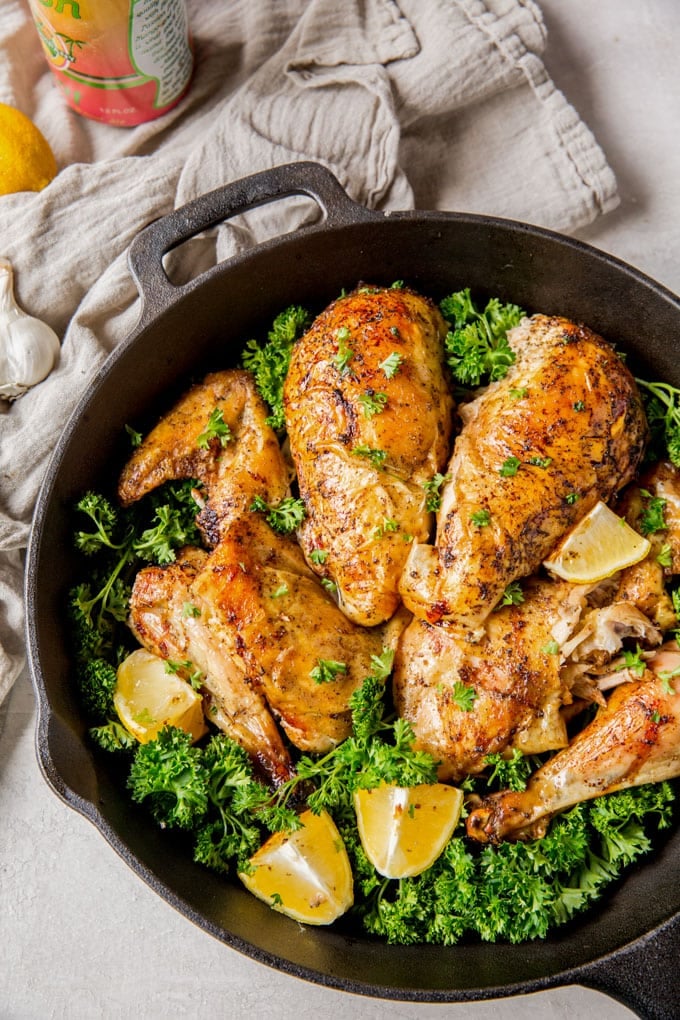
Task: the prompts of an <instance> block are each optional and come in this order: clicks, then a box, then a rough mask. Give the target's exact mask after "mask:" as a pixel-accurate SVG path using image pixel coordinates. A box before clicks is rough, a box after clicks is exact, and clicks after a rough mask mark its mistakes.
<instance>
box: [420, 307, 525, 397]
mask: <svg viewBox="0 0 680 1020" xmlns="http://www.w3.org/2000/svg"><path fill="white" fill-rule="evenodd" d="M440 309H441V312H442V315H443V316H444V318H445V319H447V320H448V322H449V323H450V324H451V326H452V329H451V330H450V331H449V333H448V334H447V336H446V339H445V341H444V348H445V351H446V360H447V364H448V366H449V368H450V369H451V372H452V374H453V377H454V378H455V379H456V381H457V382H459V383H461V384H462V385H463V386H473V387H474V386H479V385H480V383H481V382H482V380H487V381H491V382H493V381H494V380H495V379H502V378H503V377H504V376H505V375H507V371H508V368H509V367H510V365H512V364H514V361H515V353H514V351H513V350H512V348H511V347H510V344H509V343H508V339H507V332H508V330H509V329H512V328H513V327H514V326H516V325H517V324H518V323H519V322H520V320H521V319H522V318H523V316H524V312H523V311H522V309H521V308H519V307H518V306H517V305H510V304H506V305H504V304H502V303H501V302H500V301H499V300H498V298H491V300H490V301H488V302H487V304H486V306H485V308H484V311H479V309H478V308H477V307H476V305H475V303H474V302H473V300H472V297H471V294H470V288H469V287H466V288H465V290H461V291H457V292H456V293H455V294H451V295H450V296H449V297H446V298H444V300H443V301H442V302H441V304H440Z"/></svg>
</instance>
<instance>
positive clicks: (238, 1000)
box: [0, 0, 680, 1020]
mask: <svg viewBox="0 0 680 1020" xmlns="http://www.w3.org/2000/svg"><path fill="white" fill-rule="evenodd" d="M540 6H541V7H542V9H543V11H544V14H545V17H546V22H547V25H548V30H549V48H548V50H547V53H546V55H545V60H546V64H547V67H548V70H549V71H550V73H551V74H552V76H553V78H554V79H555V81H556V83H557V85H558V86H559V87H561V88H562V89H563V91H564V92H565V93H566V95H567V97H568V98H569V99H570V101H571V102H572V103H573V104H574V106H575V107H576V109H577V110H578V111H579V113H580V114H581V116H582V117H583V118H584V119H585V121H586V122H587V123H588V125H589V126H590V127H591V129H592V130H593V131H594V133H595V135H596V137H597V139H598V141H599V142H600V144H601V145H602V147H603V148H604V150H605V153H606V154H607V157H608V159H609V162H610V164H611V165H612V167H613V169H614V171H615V173H616V175H617V178H618V181H619V190H620V194H621V199H622V203H621V206H620V208H619V209H617V210H616V211H615V212H613V213H611V214H609V215H608V216H607V217H604V218H602V219H601V220H600V221H599V222H598V223H597V224H596V225H595V226H593V227H591V228H589V229H588V230H585V231H582V233H581V234H580V236H581V237H582V238H583V239H585V240H588V241H589V242H591V243H592V244H595V245H596V246H598V247H600V248H602V249H604V250H606V251H608V252H611V253H613V254H615V255H617V256H619V257H621V258H623V259H625V260H626V261H629V262H632V263H633V264H634V265H635V266H637V267H638V268H639V269H642V270H643V271H644V272H646V273H648V274H649V275H650V276H652V277H654V278H655V279H657V280H658V281H660V282H661V283H663V284H665V285H666V286H668V287H669V288H670V289H672V290H674V291H675V292H680V141H679V140H678V137H677V135H676V131H677V126H678V110H679V109H680V61H679V60H678V55H677V41H678V32H679V30H680V11H679V9H678V7H677V4H676V3H675V2H674V0H638V2H637V3H621V0H598V2H597V3H592V2H591V0H542V2H541V3H540ZM622 314H628V310H627V309H622ZM640 328H641V329H644V322H641V323H640ZM34 726H35V712H34V704H33V694H32V690H31V685H30V681H29V679H28V676H27V674H26V673H24V675H23V676H22V677H21V679H20V681H19V682H18V683H17V685H16V686H15V688H14V690H13V692H12V693H11V695H10V697H9V699H8V700H7V701H6V702H5V704H4V705H3V706H2V707H0V945H2V964H1V965H0V1018H2V1020H24V1018H31V1020H34V1018H35V1020H46V1018H62V1017H63V1018H68V1020H71V1018H97V1017H103V1018H109V1017H112V1018H114V1017H115V1018H126V1017H135V1018H136V1017H142V1018H144V1020H146V1018H156V1017H159V1018H160V1017H164V1018H174V1017H184V1016H191V1017H195V1018H211V1017H230V1018H233V1020H240V1018H249V1020H254V1018H260V1017H268V1016H270V1015H271V1016H273V1017H276V1018H293V1017H295V1018H296V1020H305V1018H307V1017H309V1018H310V1020H311V1018H312V1017H314V1018H315V1020H316V1018H318V1017H322V1018H325V1017H331V1016H332V1017H334V1018H336V1020H342V1018H345V1017H350V1016H351V1017H357V1018H362V1020H382V1018H387V1017H390V1018H391V1020H396V1018H406V1017H408V1018H414V1020H425V1018H435V1017H437V1018H439V1017H442V1016H446V1017H447V1018H450V1020H457V1018H462V1017H465V1018H467V1020H515V1018H516V1020H519V1018H520V1017H521V1018H522V1020H539V1018H540V1020H566V1018H574V1017H578V1018H585V1017H592V1016H595V1015H597V1016H598V1017H599V1018H600V1020H621V1018H624V1017H631V1016H632V1015H633V1014H632V1013H631V1012H630V1011H629V1010H628V1009H626V1008H625V1007H624V1006H622V1005H621V1004H620V1003H618V1002H614V1001H613V1000H611V999H608V998H606V997H604V996H602V995H600V994H598V993H595V992H592V991H589V990H586V989H580V988H562V989H557V990H553V991H548V992H541V993H538V994H536V995H531V996H523V997H521V998H511V999H503V1000H496V1001H493V1002H482V1003H475V1004H471V1005H467V1004H465V1005H462V1004H454V1005H416V1004H410V1003H399V1002H382V1001H379V1000H375V999H369V998H362V997H357V996H350V995H348V994H345V993H342V992H336V991H332V990H329V989H327V988H323V987H320V986H317V985H313V984H307V983H305V982H302V981H300V980H298V979H295V978H291V977H288V976H287V975H284V974H280V973H278V972H276V971H274V970H270V969H268V968H265V967H263V966H261V965H259V964H256V963H254V962H252V961H251V960H249V959H248V958H246V957H244V956H241V955H239V954H238V953H236V952H235V951H233V950H231V949H229V948H227V947H225V946H223V945H222V944H221V943H219V942H218V941H216V940H214V939H213V938H212V937H211V936H209V935H207V934H205V933H204V932H203V931H202V930H200V929H198V928H196V927H194V926H193V925H192V924H191V923H190V922H189V921H187V920H186V919H185V918H184V917H182V916H181V915H179V914H178V913H176V912H175V911H174V910H173V909H172V908H171V907H170V906H168V905H167V904H166V903H165V902H164V901H163V900H161V899H160V898H159V897H158V896H157V895H156V894H155V893H153V892H152V891H151V890H150V889H149V888H147V886H146V885H144V884H143V883H142V882H141V880H140V879H139V878H138V877H137V876H136V875H135V874H134V873H133V872H132V871H130V870H129V869H128V868H127V866H126V865H125V864H124V863H123V862H122V861H121V860H119V858H118V857H117V856H116V854H115V853H114V852H113V850H111V849H110V847H109V846H108V845H107V844H106V843H105V842H104V841H103V839H102V838H101V836H100V835H99V834H98V833H97V832H96V831H95V829H94V828H93V827H92V826H91V825H90V823H89V822H87V821H86V820H85V819H83V818H81V817H80V816H79V815H77V814H75V813H74V812H73V811H71V810H69V809H68V808H67V807H66V806H64V805H63V804H62V803H61V802H60V801H59V800H58V799H57V798H56V797H55V796H54V794H53V793H52V792H51V791H50V789H49V788H48V786H47V785H46V783H45V782H44V780H43V778H42V776H41V775H40V772H39V770H38V765H37V762H36V758H35V752H34Z"/></svg>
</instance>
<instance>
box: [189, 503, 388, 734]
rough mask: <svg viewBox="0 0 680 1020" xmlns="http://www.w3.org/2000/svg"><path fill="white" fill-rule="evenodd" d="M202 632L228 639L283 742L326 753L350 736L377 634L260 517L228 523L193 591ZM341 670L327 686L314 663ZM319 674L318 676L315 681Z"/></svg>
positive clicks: (291, 544)
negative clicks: (344, 608) (352, 616)
mask: <svg viewBox="0 0 680 1020" xmlns="http://www.w3.org/2000/svg"><path fill="white" fill-rule="evenodd" d="M192 592H193V594H195V595H196V596H197V597H198V598H199V600H200V603H201V604H202V605H206V606H209V607H210V612H209V614H208V619H207V625H208V626H209V628H210V629H211V630H212V629H214V628H216V629H218V630H223V629H224V628H225V626H227V627H228V628H229V629H231V630H232V631H233V632H234V633H235V634H236V641H237V645H238V649H239V655H240V658H241V660H242V662H243V664H244V667H245V669H246V671H247V673H248V675H249V676H251V677H253V678H254V680H255V681H256V682H257V685H258V686H259V687H260V688H261V690H262V691H263V693H264V696H265V698H266V700H267V703H268V705H269V706H270V708H271V709H272V711H273V713H274V715H275V717H276V718H277V719H278V720H279V721H280V723H281V725H282V726H283V729H284V730H285V731H286V733H287V735H288V737H289V738H290V740H291V742H292V743H293V744H294V745H295V746H296V747H298V748H300V749H301V750H303V751H315V752H320V751H328V750H330V749H331V748H332V747H334V746H335V745H336V744H338V743H340V741H341V740H344V739H345V738H346V737H348V736H349V734H350V732H351V713H350V710H349V707H348V702H349V699H350V696H351V695H352V693H353V691H354V690H356V688H357V687H360V686H361V683H362V682H363V680H364V678H365V677H366V676H368V674H369V673H370V671H371V656H373V655H380V652H381V650H382V637H383V636H382V634H381V629H380V628H376V629H373V630H362V629H360V628H358V627H357V626H356V625H355V624H353V623H352V622H351V621H350V620H348V619H347V617H346V616H345V615H344V613H342V612H341V611H340V609H339V608H338V606H337V604H336V603H335V602H334V601H333V599H332V597H331V596H330V595H329V594H328V593H327V592H326V591H324V589H323V588H322V587H321V585H320V584H319V581H318V578H317V577H316V575H315V574H313V573H312V571H311V570H310V569H309V567H308V566H307V564H306V563H305V560H304V557H303V555H302V552H301V551H300V548H299V546H298V545H297V543H296V542H295V541H293V540H292V539H291V538H287V537H285V536H282V535H276V534H275V533H274V532H273V531H272V529H271V528H270V527H269V525H268V524H267V523H266V522H265V521H264V520H263V519H262V517H260V516H259V515H255V514H251V515H250V516H249V517H247V518H243V519H242V520H240V521H239V522H237V523H236V524H234V525H233V526H232V527H231V528H230V529H229V531H228V532H227V534H226V535H225V537H224V538H223V539H222V541H221V542H220V543H219V545H218V546H217V547H216V548H215V550H214V551H213V552H212V554H211V556H210V558H209V560H208V561H207V563H206V567H205V569H204V570H203V571H201V573H200V574H199V575H198V577H197V578H196V580H195V581H194V583H193V585H192ZM321 662H333V663H340V664H342V670H338V671H337V672H335V673H334V674H333V675H332V676H329V677H328V678H327V680H326V682H323V681H320V680H317V679H316V677H317V676H318V672H315V671H318V669H319V664H320V663H321ZM322 675H323V674H322Z"/></svg>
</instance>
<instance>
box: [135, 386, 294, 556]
mask: <svg viewBox="0 0 680 1020" xmlns="http://www.w3.org/2000/svg"><path fill="white" fill-rule="evenodd" d="M216 410H217V411H220V412H221V413H222V419H223V421H224V424H225V425H226V426H227V427H228V429H229V433H230V436H231V438H230V439H229V440H228V441H227V442H225V443H224V444H222V443H221V442H220V439H219V437H217V436H213V437H212V438H208V439H207V441H206V442H202V443H201V444H199V437H201V436H202V434H204V433H205V432H206V430H207V429H208V425H209V422H210V418H211V415H212V414H213V413H214V412H215V411H216ZM268 413H269V412H268V410H267V407H266V405H265V403H264V401H263V400H262V399H261V397H260V396H259V394H258V393H257V391H256V389H255V387H254V386H253V381H252V376H251V375H250V374H249V373H248V372H244V371H240V370H238V369H228V370H226V371H224V372H214V373H213V374H211V375H208V376H206V378H205V379H204V380H203V382H201V383H197V384H196V385H194V386H192V388H191V389H190V390H189V391H188V392H187V393H186V394H184V396H182V397H181V398H180V399H179V400H178V401H177V403H176V404H175V405H174V407H172V408H171V410H170V411H168V413H167V414H166V415H164V416H163V417H162V418H161V420H160V421H159V422H158V424H157V425H156V426H155V428H153V429H152V430H151V432H149V434H148V435H147V436H146V437H145V439H144V440H143V442H142V443H141V445H140V446H139V447H138V448H137V449H136V450H135V452H134V453H133V455H132V456H131V457H130V459H129V460H128V462H127V464H126V465H125V468H124V470H123V472H122V474H121V477H120V479H119V483H118V498H119V500H120V502H121V503H122V504H123V506H128V505H129V504H130V503H134V502H135V500H138V499H141V497H142V496H144V495H146V493H148V492H150V491H151V490H152V489H154V488H156V487H157V486H159V485H162V484H163V482H167V481H169V480H170V479H173V478H195V479H196V480H197V481H199V482H201V483H203V485H204V486H205V488H206V489H207V491H208V492H209V493H210V506H209V508H206V509H205V511H204V513H203V514H201V517H200V518H199V525H200V526H201V528H202V531H203V533H204V536H205V538H206V541H207V542H208V544H210V545H214V544H215V543H216V542H217V540H218V537H219V529H220V528H221V529H223V530H224V529H226V528H227V527H228V526H229V523H230V522H231V521H233V520H235V519H236V518H237V517H238V516H239V515H240V514H241V513H243V511H245V510H248V507H249V506H250V500H251V499H252V496H253V494H254V493H255V492H257V493H258V494H259V495H261V496H262V497H263V498H264V499H265V500H266V501H267V502H272V503H278V502H279V500H281V499H282V498H283V497H284V496H285V494H286V492H287V491H288V487H289V484H290V472H289V469H288V467H287V465H286V464H285V462H284V460H283V458H282V456H281V450H280V447H279V443H278V440H277V438H276V435H275V434H274V432H273V431H272V429H271V428H269V426H268V425H267V423H266V418H267V415H268ZM218 522H219V527H218Z"/></svg>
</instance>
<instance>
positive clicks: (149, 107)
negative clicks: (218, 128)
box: [29, 0, 194, 127]
mask: <svg viewBox="0 0 680 1020" xmlns="http://www.w3.org/2000/svg"><path fill="white" fill-rule="evenodd" d="M29 4H30V7H31V13H32V14H33V20H34V22H35V25H36V28H37V30H38V35H39V36H40V39H41V42H42V45H43V50H44V52H45V56H46V58H47V62H48V64H49V65H50V68H51V70H52V72H53V74H54V76H55V78H56V80H57V83H58V85H59V88H60V89H61V91H62V93H63V95H64V97H65V99H66V102H67V103H68V104H69V106H71V107H72V108H73V109H74V110H76V111H77V112H78V113H80V114H82V115H83V116H85V117H91V118H93V119H94V120H99V121H105V122H106V123H107V124H115V125H119V126H121V127H132V126H133V125H135V124H142V123H144V122H145V121H148V120H153V119H154V118H155V117H160V116H161V114H163V113H165V112H166V111H167V110H170V109H171V108H172V107H173V106H175V105H176V104H177V103H178V102H179V101H180V99H181V98H182V96H183V95H184V94H185V92H186V91H187V89H188V87H189V83H190V80H191V75H192V72H193V64H194V58H193V51H192V46H191V38H190V34H189V23H188V17H187V11H186V6H185V3H184V0H29Z"/></svg>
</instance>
